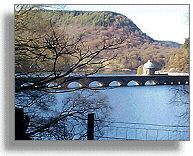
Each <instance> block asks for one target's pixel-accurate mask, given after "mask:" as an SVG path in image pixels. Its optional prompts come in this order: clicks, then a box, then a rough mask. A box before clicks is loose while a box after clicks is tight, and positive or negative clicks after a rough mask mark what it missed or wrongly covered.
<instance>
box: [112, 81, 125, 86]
mask: <svg viewBox="0 0 193 156" xmlns="http://www.w3.org/2000/svg"><path fill="white" fill-rule="evenodd" d="M121 85H122V83H121V82H119V81H111V82H110V83H109V86H110V87H119V86H121Z"/></svg>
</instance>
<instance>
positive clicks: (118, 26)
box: [25, 10, 181, 71]
mask: <svg viewBox="0 0 193 156" xmlns="http://www.w3.org/2000/svg"><path fill="white" fill-rule="evenodd" d="M25 20H26V27H28V29H29V30H30V31H31V32H36V33H39V34H42V33H43V32H44V31H45V30H49V23H50V20H51V21H52V22H53V23H54V24H55V25H56V26H57V27H58V29H59V30H61V33H62V32H63V31H65V32H67V33H68V35H69V36H78V34H81V33H82V34H84V38H85V40H87V41H88V43H89V45H91V46H95V45H96V43H97V41H99V40H100V39H101V38H110V37H125V38H127V39H126V42H125V44H124V47H122V48H120V49H119V50H118V51H117V54H118V56H117V58H116V59H115V60H114V61H113V62H112V63H111V64H110V65H109V66H107V67H106V69H105V70H107V69H108V70H109V69H110V70H112V71H122V70H123V71H124V70H125V69H130V70H136V69H137V68H138V66H140V65H142V64H144V63H145V62H146V61H147V60H152V61H153V62H154V63H155V64H156V66H157V70H160V69H163V68H164V67H165V66H166V64H167V62H168V60H169V59H170V57H171V56H172V55H174V54H177V53H179V52H180V47H181V45H180V44H179V43H176V42H172V41H158V40H155V39H153V38H151V37H150V36H148V35H147V34H146V33H144V32H142V31H141V30H140V28H139V27H138V26H137V25H136V24H135V23H134V22H133V21H132V20H131V19H129V18H127V17H126V16H124V15H122V14H119V13H115V12H110V11H98V12H96V11H51V10H33V11H31V14H30V15H29V16H28V18H27V19H25ZM158 31H159V30H158ZM25 35H26V34H25ZM165 69H166V68H165Z"/></svg>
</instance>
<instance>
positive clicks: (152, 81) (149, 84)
mask: <svg viewBox="0 0 193 156" xmlns="http://www.w3.org/2000/svg"><path fill="white" fill-rule="evenodd" d="M157 84H159V81H157V80H147V81H146V82H145V83H144V85H145V86H152V85H157Z"/></svg>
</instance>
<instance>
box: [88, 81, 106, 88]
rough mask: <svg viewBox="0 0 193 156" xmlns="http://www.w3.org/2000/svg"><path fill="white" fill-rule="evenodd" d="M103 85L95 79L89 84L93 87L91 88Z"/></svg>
mask: <svg viewBox="0 0 193 156" xmlns="http://www.w3.org/2000/svg"><path fill="white" fill-rule="evenodd" d="M102 86H103V84H102V83H101V82H99V81H93V82H91V83H90V84H89V87H91V88H95V87H102Z"/></svg>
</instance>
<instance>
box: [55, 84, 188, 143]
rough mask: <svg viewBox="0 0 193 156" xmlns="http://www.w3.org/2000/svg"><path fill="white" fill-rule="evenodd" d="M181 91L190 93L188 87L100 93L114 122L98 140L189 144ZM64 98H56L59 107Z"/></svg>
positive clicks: (136, 87) (163, 86)
mask: <svg viewBox="0 0 193 156" xmlns="http://www.w3.org/2000/svg"><path fill="white" fill-rule="evenodd" d="M184 90H185V91H189V86H188V85H185V86H182V85H176V86H174V85H173V86H172V85H171V86H170V85H160V86H156V85H155V86H132V87H131V86H130V87H119V88H114V89H104V90H100V91H99V92H100V93H101V94H103V95H106V97H107V99H108V104H109V105H110V107H111V112H110V119H111V121H113V122H111V124H110V126H107V127H106V129H105V130H104V131H105V132H104V136H103V138H102V139H101V140H114V139H120V140H123V139H128V140H132V139H134V140H189V94H185V93H184V92H183V91H184ZM186 93H188V92H186ZM69 94H74V93H69ZM65 96H66V93H65ZM63 98H64V94H58V95H57V100H58V102H59V103H60V102H61V101H62V99H63Z"/></svg>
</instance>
